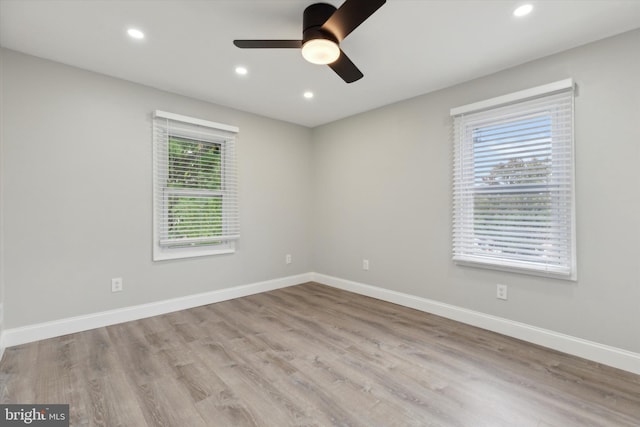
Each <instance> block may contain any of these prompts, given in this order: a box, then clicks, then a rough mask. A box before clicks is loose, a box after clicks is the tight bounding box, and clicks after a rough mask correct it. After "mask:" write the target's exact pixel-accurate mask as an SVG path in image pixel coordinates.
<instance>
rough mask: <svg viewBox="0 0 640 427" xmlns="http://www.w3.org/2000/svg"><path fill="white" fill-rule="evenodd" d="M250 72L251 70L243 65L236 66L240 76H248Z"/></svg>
mask: <svg viewBox="0 0 640 427" xmlns="http://www.w3.org/2000/svg"><path fill="white" fill-rule="evenodd" d="M248 72H249V70H247V67H243V66H238V67H236V74H238V75H240V76H246V75H247V73H248Z"/></svg>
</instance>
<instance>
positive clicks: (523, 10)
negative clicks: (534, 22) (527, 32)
mask: <svg viewBox="0 0 640 427" xmlns="http://www.w3.org/2000/svg"><path fill="white" fill-rule="evenodd" d="M532 10H533V5H531V4H523V5H522V6H520V7H517V8H516V10H514V11H513V16H518V17H520V16H525V15H528V14H530V13H531V11H532Z"/></svg>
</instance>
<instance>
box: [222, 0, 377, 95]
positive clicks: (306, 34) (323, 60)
mask: <svg viewBox="0 0 640 427" xmlns="http://www.w3.org/2000/svg"><path fill="white" fill-rule="evenodd" d="M385 3H386V0H346V1H345V2H344V3H343V4H342V6H340V7H339V8H338V9H336V8H335V6H332V5H330V4H327V3H315V4H312V5H311V6H308V7H307V8H306V9H305V10H304V13H303V15H302V40H234V41H233V44H234V45H236V46H237V47H239V48H243V49H281V48H282V49H287V48H297V49H302V56H303V57H304V58H305V59H306V60H307V61H309V62H311V63H313V64H326V65H328V66H329V67H331V69H332V70H333V71H335V72H336V74H338V75H339V76H340V77H341V78H342V79H343V80H344V81H345V82H347V83H352V82H355V81H356V80H359V79H361V78H362V76H363V74H362V73H361V72H360V70H359V69H358V67H356V66H355V64H354V63H353V62H351V60H350V59H349V57H348V56H347V55H345V53H344V52H343V51H342V49H340V46H339V45H340V42H341V41H342V40H343V39H344V38H345V37H347V36H348V35H349V34H350V33H351V32H352V31H353V30H355V29H356V28H357V27H358V26H359V25H360V24H362V23H363V22H364V21H366V20H367V18H369V17H370V16H371V15H373V13H374V12H375V11H376V10H378V9H379V8H380V7H381V6H382V5H383V4H385Z"/></svg>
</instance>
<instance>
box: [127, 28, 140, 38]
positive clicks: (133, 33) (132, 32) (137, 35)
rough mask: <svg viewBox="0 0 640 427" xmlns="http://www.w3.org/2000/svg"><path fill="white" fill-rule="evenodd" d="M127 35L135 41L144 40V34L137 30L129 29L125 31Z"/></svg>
mask: <svg viewBox="0 0 640 427" xmlns="http://www.w3.org/2000/svg"><path fill="white" fill-rule="evenodd" d="M127 34H129V37H131V38H132V39H136V40H142V39H143V38H144V33H143V32H142V31H140V30H138V29H137V28H129V29H128V30H127Z"/></svg>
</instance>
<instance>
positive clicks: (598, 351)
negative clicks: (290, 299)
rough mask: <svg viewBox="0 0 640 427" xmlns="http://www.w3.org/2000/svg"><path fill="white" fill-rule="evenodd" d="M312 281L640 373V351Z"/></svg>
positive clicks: (331, 280) (316, 277)
mask: <svg viewBox="0 0 640 427" xmlns="http://www.w3.org/2000/svg"><path fill="white" fill-rule="evenodd" d="M312 281H314V282H318V283H321V284H324V285H328V286H332V287H335V288H339V289H343V290H345V291H349V292H354V293H357V294H361V295H366V296H369V297H372V298H376V299H379V300H383V301H387V302H392V303H394V304H398V305H402V306H405V307H410V308H414V309H416V310H420V311H424V312H427V313H431V314H435V315H438V316H441V317H445V318H447V319H451V320H456V321H458V322H461V323H466V324H468V325H472V326H477V327H479V328H482V329H487V330H489V331H493V332H497V333H499V334H503V335H507V336H509V337H513V338H518V339H521V340H523V341H527V342H530V343H534V344H538V345H541V346H543V347H547V348H551V349H554V350H558V351H561V352H564V353H568V354H571V355H574V356H578V357H582V358H584V359H588V360H592V361H594V362H598V363H602V364H604V365H608V366H613V367H614V368H618V369H623V370H625V371H628V372H632V373H634V374H639V375H640V354H638V353H633V352H631V351H627V350H623V349H620V348H616V347H611V346H608V345H605V344H599V343H596V342H593V341H588V340H584V339H581V338H576V337H572V336H570V335H565V334H561V333H559V332H554V331H550V330H548V329H543V328H538V327H535V326H531V325H527V324H525V323H520V322H514V321H512V320H508V319H504V318H501V317H497V316H491V315H488V314H484V313H480V312H478V311H473V310H468V309H466V308H461V307H457V306H454V305H450V304H445V303H441V302H438V301H434V300H430V299H427V298H421V297H417V296H414V295H409V294H404V293H401V292H396V291H391V290H388V289H383V288H378V287H375V286H370V285H366V284H363V283H358V282H353V281H350V280H344V279H340V278H337V277H332V276H327V275H324V274H318V273H312Z"/></svg>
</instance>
